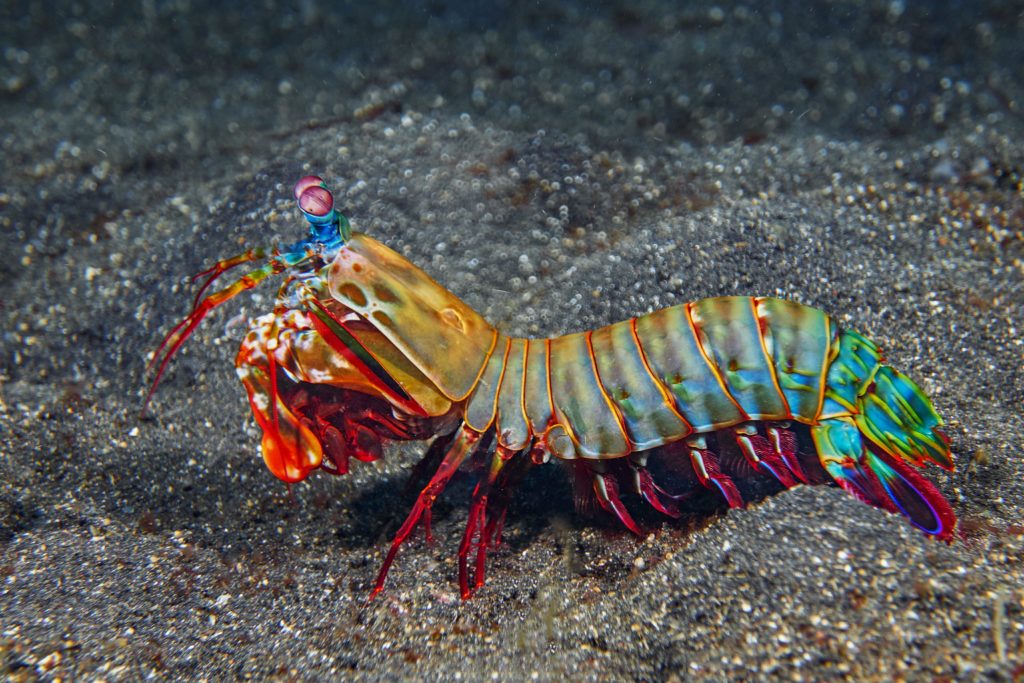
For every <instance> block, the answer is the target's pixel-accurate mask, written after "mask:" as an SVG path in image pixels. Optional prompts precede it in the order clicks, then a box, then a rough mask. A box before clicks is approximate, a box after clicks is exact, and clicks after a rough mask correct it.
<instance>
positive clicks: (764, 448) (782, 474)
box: [736, 434, 797, 489]
mask: <svg viewBox="0 0 1024 683" xmlns="http://www.w3.org/2000/svg"><path fill="white" fill-rule="evenodd" d="M736 445H737V446H739V447H740V451H741V452H742V453H743V456H744V457H745V458H746V459H747V462H749V463H750V464H751V465H753V466H754V467H756V468H757V469H758V470H760V471H762V472H764V473H766V474H770V475H772V476H773V477H775V478H776V479H777V480H778V481H779V483H780V484H782V485H783V486H785V487H786V488H787V489H788V488H792V487H794V486H796V485H797V481H796V479H794V478H793V473H792V472H790V470H789V467H787V466H786V463H785V461H783V459H782V457H781V456H780V455H779V454H778V453H777V452H776V451H775V449H774V448H773V447H772V444H771V442H770V441H768V439H766V438H764V437H763V436H761V435H760V434H755V435H753V436H747V435H745V434H737V435H736Z"/></svg>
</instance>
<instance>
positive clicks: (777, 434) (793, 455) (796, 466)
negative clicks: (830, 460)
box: [766, 426, 812, 484]
mask: <svg viewBox="0 0 1024 683" xmlns="http://www.w3.org/2000/svg"><path fill="white" fill-rule="evenodd" d="M766 431H767V434H768V440H769V441H770V442H771V444H772V448H773V449H774V450H775V452H776V453H777V454H778V456H779V457H780V458H781V459H782V461H783V462H784V463H786V467H788V468H789V471H790V472H792V473H793V474H794V475H796V478H797V479H799V480H800V482H801V483H802V484H811V483H812V482H811V480H810V478H809V477H808V476H807V473H806V472H804V468H803V467H802V466H801V465H800V458H799V457H798V455H797V452H796V449H797V443H796V434H794V433H793V432H791V431H789V430H788V429H783V428H781V427H776V426H769V427H768V429H767V430H766Z"/></svg>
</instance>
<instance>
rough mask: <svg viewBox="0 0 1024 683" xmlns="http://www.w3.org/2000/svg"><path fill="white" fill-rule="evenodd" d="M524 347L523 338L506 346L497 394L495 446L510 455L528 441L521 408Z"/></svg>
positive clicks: (524, 445)
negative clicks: (502, 373) (499, 389)
mask: <svg viewBox="0 0 1024 683" xmlns="http://www.w3.org/2000/svg"><path fill="white" fill-rule="evenodd" d="M526 347H527V341H526V340H525V339H513V340H512V341H511V342H510V343H509V349H508V356H507V357H506V359H505V374H504V375H503V376H502V379H501V391H500V392H499V393H498V417H497V420H498V425H499V427H500V428H499V429H498V443H499V444H501V445H502V446H503V447H505V448H507V449H509V450H510V451H513V452H514V451H520V450H522V449H524V448H526V445H527V444H528V443H529V442H530V426H529V425H528V424H527V422H526V413H525V411H524V409H523V381H524V380H525V376H526ZM549 411H550V409H549Z"/></svg>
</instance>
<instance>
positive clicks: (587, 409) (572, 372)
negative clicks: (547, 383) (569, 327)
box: [550, 332, 632, 458]
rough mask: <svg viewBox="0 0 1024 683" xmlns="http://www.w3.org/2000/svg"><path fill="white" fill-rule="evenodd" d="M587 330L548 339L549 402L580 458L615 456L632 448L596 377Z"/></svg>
mask: <svg viewBox="0 0 1024 683" xmlns="http://www.w3.org/2000/svg"><path fill="white" fill-rule="evenodd" d="M589 336H590V333H588V332H580V333H577V334H567V335H565V336H564V337H556V338H555V339H552V340H551V367H550V372H551V405H552V406H553V407H554V416H555V419H556V420H557V421H558V423H559V424H560V425H562V426H563V427H564V428H565V429H566V431H568V432H569V434H570V435H572V437H573V441H574V442H575V444H576V454H577V455H579V456H580V457H584V458H617V457H620V456H623V455H626V454H627V453H629V452H630V450H632V448H631V446H630V444H629V442H628V441H627V439H626V436H625V434H624V433H623V431H622V426H621V424H620V423H619V416H618V414H617V412H616V411H615V409H614V408H613V406H612V404H611V402H610V401H609V400H608V397H607V395H606V394H605V391H604V387H603V386H602V385H601V382H600V380H599V379H598V377H597V372H596V369H595V367H594V356H593V352H592V351H591V348H590V343H589V339H588V338H589Z"/></svg>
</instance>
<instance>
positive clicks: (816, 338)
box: [754, 297, 836, 422]
mask: <svg viewBox="0 0 1024 683" xmlns="http://www.w3.org/2000/svg"><path fill="white" fill-rule="evenodd" d="M754 303H755V307H756V310H757V318H758V320H759V321H760V327H761V329H762V330H763V332H762V336H763V338H764V341H765V344H764V345H765V348H766V349H767V350H768V354H769V355H770V356H771V358H772V363H773V364H774V366H775V377H776V378H777V379H778V384H779V389H780V390H781V391H782V395H783V396H784V397H785V399H786V404H787V405H788V406H789V410H790V413H791V414H792V415H793V417H794V419H797V420H799V421H801V422H806V421H808V420H811V419H814V417H816V416H817V415H818V413H819V412H820V410H821V399H822V386H823V385H824V383H825V372H826V370H827V369H828V363H829V354H830V351H831V349H832V340H833V339H834V338H835V336H836V328H835V325H834V324H833V323H832V320H831V318H829V316H828V315H826V314H825V313H824V312H822V311H819V310H818V309H816V308H811V307H810V306H804V305H802V304H798V303H796V302H794V301H786V300H784V299H774V298H770V297H763V298H758V299H755V300H754Z"/></svg>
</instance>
